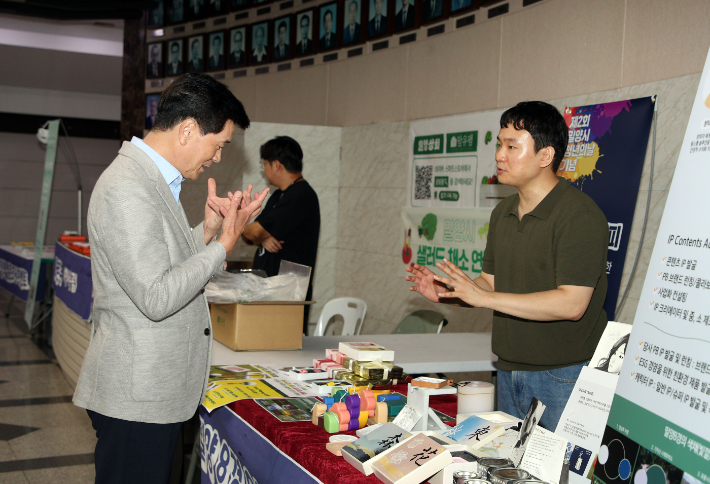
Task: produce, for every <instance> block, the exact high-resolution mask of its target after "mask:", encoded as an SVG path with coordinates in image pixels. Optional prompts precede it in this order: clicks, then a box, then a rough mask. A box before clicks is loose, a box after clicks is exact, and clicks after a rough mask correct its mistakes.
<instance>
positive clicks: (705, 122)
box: [593, 55, 710, 484]
mask: <svg viewBox="0 0 710 484" xmlns="http://www.w3.org/2000/svg"><path fill="white" fill-rule="evenodd" d="M708 180H710V55H709V56H708V58H707V59H706V63H705V69H704V70H703V74H702V77H701V79H700V85H699V87H698V92H697V94H696V97H695V102H694V104H693V109H692V112H691V115H690V120H689V122H688V126H687V129H686V132H685V138H684V140H683V144H682V146H681V148H680V156H679V158H678V164H677V166H676V170H675V175H674V176H673V181H672V183H671V186H670V190H669V193H668V198H667V201H666V205H665V210H664V213H663V217H662V219H661V224H660V227H659V229H658V234H657V237H656V243H655V245H654V248H653V253H652V255H651V260H650V262H649V267H648V273H647V274H646V279H645V282H644V285H643V290H642V292H641V297H640V301H639V305H638V309H637V311H636V317H635V320H634V325H633V329H632V331H631V335H630V338H629V342H628V345H629V347H628V349H627V351H626V356H625V359H624V364H623V366H622V367H621V373H620V377H619V383H618V385H617V387H616V394H615V395H614V400H613V403H612V406H611V411H610V414H609V420H608V422H607V427H606V431H605V433H604V436H603V438H602V446H601V449H600V450H599V454H598V456H597V458H596V465H595V468H594V475H593V479H594V481H595V483H597V484H601V483H604V484H626V483H631V482H633V483H634V484H680V483H687V484H695V483H710V408H709V407H710V223H708V216H707V213H706V210H705V205H706V204H708V203H710V191H709V190H708V186H707V185H708Z"/></svg>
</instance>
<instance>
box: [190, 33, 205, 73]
mask: <svg viewBox="0 0 710 484" xmlns="http://www.w3.org/2000/svg"><path fill="white" fill-rule="evenodd" d="M188 44H189V45H190V49H189V50H188V51H187V71H188V72H202V71H203V70H205V68H204V65H203V63H202V50H203V49H202V36H201V35H199V36H196V37H190V38H189V39H188Z"/></svg>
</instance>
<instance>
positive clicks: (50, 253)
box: [0, 245, 54, 301]
mask: <svg viewBox="0 0 710 484" xmlns="http://www.w3.org/2000/svg"><path fill="white" fill-rule="evenodd" d="M53 260H54V250H53V249H52V248H51V247H45V248H44V250H43V251H42V267H40V272H39V279H38V280H37V295H36V298H35V300H36V301H42V300H44V293H45V291H46V289H47V264H51V263H52V261H53ZM33 261H34V248H28V247H15V246H14V245H0V287H3V288H5V289H6V290H7V291H9V292H10V293H11V294H12V295H13V296H15V297H18V298H20V299H22V300H23V301H27V293H28V292H29V290H30V275H31V274H32V263H33Z"/></svg>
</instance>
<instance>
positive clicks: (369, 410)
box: [360, 390, 377, 417]
mask: <svg viewBox="0 0 710 484" xmlns="http://www.w3.org/2000/svg"><path fill="white" fill-rule="evenodd" d="M375 403H377V402H375V396H374V395H373V394H372V390H364V391H362V392H360V412H361V413H366V414H368V415H369V416H370V417H374V416H375Z"/></svg>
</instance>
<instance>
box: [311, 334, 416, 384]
mask: <svg viewBox="0 0 710 484" xmlns="http://www.w3.org/2000/svg"><path fill="white" fill-rule="evenodd" d="M325 356H326V357H325V358H324V359H322V360H314V361H313V366H314V368H320V369H323V370H326V371H327V372H328V378H330V379H332V380H340V381H345V382H348V383H349V384H351V385H353V386H357V387H361V386H368V387H371V388H372V387H383V386H389V385H396V384H397V383H401V382H402V381H403V378H404V372H403V371H402V368H401V367H399V366H397V365H395V364H394V363H393V362H394V351H391V350H388V349H386V348H384V347H382V346H379V345H377V344H375V343H360V342H357V343H340V346H339V348H338V349H337V350H335V349H332V350H325Z"/></svg>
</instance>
